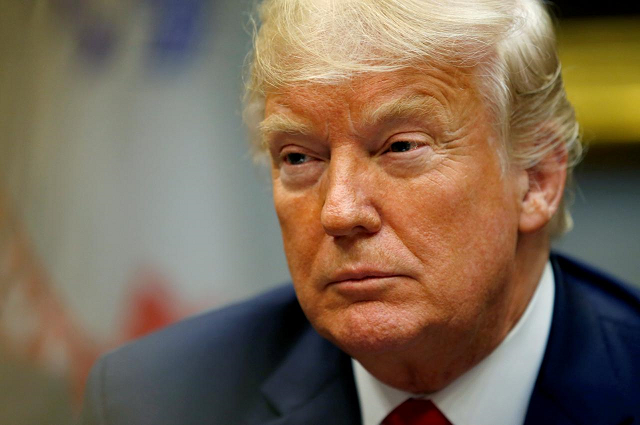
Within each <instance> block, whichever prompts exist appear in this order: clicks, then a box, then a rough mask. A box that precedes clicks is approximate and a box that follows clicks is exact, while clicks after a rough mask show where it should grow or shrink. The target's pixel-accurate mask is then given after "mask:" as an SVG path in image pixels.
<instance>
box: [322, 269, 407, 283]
mask: <svg viewBox="0 0 640 425" xmlns="http://www.w3.org/2000/svg"><path fill="white" fill-rule="evenodd" d="M390 276H398V273H394V272H387V271H381V270H375V269H369V268H352V269H347V270H340V271H338V272H337V273H335V274H333V275H332V276H331V278H330V279H329V284H332V283H339V282H344V281H347V280H362V279H368V278H380V277H390Z"/></svg>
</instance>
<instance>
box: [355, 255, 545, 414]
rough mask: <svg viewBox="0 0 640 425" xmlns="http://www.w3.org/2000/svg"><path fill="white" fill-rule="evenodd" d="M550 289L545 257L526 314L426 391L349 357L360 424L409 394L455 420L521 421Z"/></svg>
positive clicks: (537, 357) (540, 353)
mask: <svg viewBox="0 0 640 425" xmlns="http://www.w3.org/2000/svg"><path fill="white" fill-rule="evenodd" d="M554 293H555V281H554V278H553V271H552V269H551V264H550V263H549V262H547V265H546V266H545V269H544V272H543V273H542V277H541V279H540V283H539V284H538V287H537V288H536V291H535V292H534V294H533V297H532V298H531V301H530V302H529V305H528V306H527V308H526V310H525V312H524V314H523V315H522V317H521V318H520V320H519V321H518V323H517V324H516V326H514V327H513V329H512V330H511V331H510V332H509V334H508V335H507V337H506V338H505V339H504V340H503V341H502V342H501V343H500V345H498V347H496V349H495V350H494V351H493V352H492V353H491V354H490V355H488V356H487V357H485V358H484V359H483V360H482V361H481V362H480V363H478V364H477V365H476V366H474V367H473V368H471V369H470V370H468V371H467V372H465V373H464V374H463V375H462V376H460V377H458V378H457V379H456V380H455V381H453V382H452V383H451V384H449V385H448V386H446V387H445V388H443V389H441V390H440V391H437V392H435V393H431V394H428V395H426V396H422V395H416V394H412V393H408V392H404V391H400V390H397V389H395V388H392V387H389V386H388V385H385V384H383V383H382V382H380V381H379V380H377V379H376V378H375V377H373V375H371V374H370V373H369V372H367V370H366V369H365V368H364V367H362V365H360V363H358V362H357V361H356V360H353V359H352V360H351V361H352V364H353V370H354V375H355V382H356V388H357V390H358V397H359V399H360V411H361V412H362V420H363V425H379V424H380V422H382V420H383V419H384V418H385V417H386V416H387V415H388V414H389V412H391V411H392V410H393V409H394V408H395V407H397V406H398V405H399V404H401V403H402V402H403V401H405V400H406V399H408V398H410V397H414V398H421V397H424V398H426V399H430V400H432V401H433V402H434V403H435V405H436V406H437V407H438V408H439V409H440V411H441V412H442V413H443V414H444V415H445V416H446V417H447V419H449V421H451V423H453V424H454V425H495V424H509V425H518V424H522V423H523V422H524V419H525V415H526V413H527V407H528V405H529V399H530V397H531V392H532V391H533V386H534V384H535V382H536V378H537V376H538V371H539V369H540V364H541V363H542V358H543V356H544V352H545V349H546V346H547V339H548V337H549V330H550V328H551V315H552V313H553V301H554Z"/></svg>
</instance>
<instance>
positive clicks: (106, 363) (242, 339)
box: [83, 285, 310, 424]
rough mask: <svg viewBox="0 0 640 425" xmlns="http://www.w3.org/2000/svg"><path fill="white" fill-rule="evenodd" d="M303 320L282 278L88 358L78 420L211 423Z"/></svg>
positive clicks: (244, 394)
mask: <svg viewBox="0 0 640 425" xmlns="http://www.w3.org/2000/svg"><path fill="white" fill-rule="evenodd" d="M309 326H310V325H309V324H308V322H307V321H306V319H305V317H304V314H303V313H302V310H301V309H300V307H299V305H298V302H297V300H296V297H295V293H294V291H293V289H292V287H291V285H288V286H284V287H280V288H277V289H275V290H272V291H269V292H267V293H265V294H262V295H260V296H257V297H255V298H253V299H250V300H248V301H245V302H241V303H238V304H235V305H232V306H229V307H225V308H222V309H219V310H215V311H211V312H207V313H203V314H200V315H197V316H194V317H192V318H189V319H186V320H184V321H182V322H179V323H177V324H175V325H172V326H170V327H168V328H165V329H163V330H160V331H158V332H155V333H152V334H150V335H148V336H146V337H144V338H142V339H140V340H137V341H135V342H133V343H130V344H127V345H125V346H123V347H121V348H118V349H116V350H114V351H112V352H110V353H107V354H106V355H104V356H102V357H101V358H100V359H99V360H98V362H97V363H96V364H95V365H94V367H93V369H92V372H91V376H90V379H89V382H88V387H87V391H86V396H85V397H86V399H85V406H84V411H83V418H84V420H83V423H85V424H94V423H96V424H102V423H108V424H121V423H122V424H125V423H135V424H147V423H148V424H165V423H167V424H169V423H183V424H187V423H205V422H207V423H209V422H210V423H217V422H215V420H214V419H215V416H216V415H224V412H225V411H233V410H234V409H241V408H242V406H235V404H237V403H238V402H239V401H240V400H244V401H245V402H246V401H247V400H252V399H257V398H258V397H259V396H260V394H259V389H260V385H261V383H262V382H263V381H264V379H266V377H267V376H268V375H269V374H270V373H271V371H272V370H273V369H274V368H275V367H276V365H277V364H278V363H279V362H280V361H281V360H282V358H283V357H284V356H285V355H286V353H287V349H288V347H289V346H290V345H291V344H294V343H295V341H296V339H297V338H298V337H299V336H300V334H301V333H303V332H304V331H305V330H306V329H308V327H309ZM203 406H207V407H206V408H203ZM236 411H241V410H236ZM212 420H213V421H212Z"/></svg>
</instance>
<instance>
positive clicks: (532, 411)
mask: <svg viewBox="0 0 640 425" xmlns="http://www.w3.org/2000/svg"><path fill="white" fill-rule="evenodd" d="M561 262H563V260H562V259H558V258H557V257H553V256H552V264H553V268H554V278H555V286H556V292H555V302H554V311H553V321H552V326H551V332H550V335H549V341H548V342H547V349H546V352H545V356H544V359H543V362H542V366H541V368H540V373H539V375H538V379H537V382H536V385H535V388H534V391H533V394H532V397H531V401H530V403H529V409H528V412H527V417H526V421H525V424H527V425H533V424H541V423H544V424H587V423H588V424H593V425H597V424H607V425H611V424H621V423H624V422H625V421H626V420H628V419H629V417H630V416H629V415H630V412H632V409H631V408H630V406H629V405H628V401H627V400H626V399H625V395H624V394H623V392H622V391H620V388H618V386H617V385H616V383H617V382H619V379H618V377H617V376H616V371H615V369H614V367H613V364H612V361H611V357H610V355H609V352H608V350H607V343H606V340H605V335H604V332H603V329H602V324H601V320H600V318H599V317H598V314H597V312H596V311H595V310H594V309H593V306H592V305H591V304H590V303H589V302H588V300H587V299H586V296H585V293H583V291H584V290H583V289H582V290H581V285H582V283H581V282H578V281H575V278H572V277H571V276H570V275H568V274H567V273H565V271H563V270H562V269H561V267H560V264H559V263H561Z"/></svg>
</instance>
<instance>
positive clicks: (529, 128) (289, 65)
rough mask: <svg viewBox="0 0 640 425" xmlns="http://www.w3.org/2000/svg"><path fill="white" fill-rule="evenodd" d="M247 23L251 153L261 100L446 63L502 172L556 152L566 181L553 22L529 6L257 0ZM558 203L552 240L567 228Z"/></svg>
mask: <svg viewBox="0 0 640 425" xmlns="http://www.w3.org/2000/svg"><path fill="white" fill-rule="evenodd" d="M254 22H257V23H256V24H255V31H254V40H253V51H252V53H251V55H250V60H249V62H248V63H249V65H248V67H247V69H248V75H247V79H246V84H245V86H246V92H245V120H246V122H247V124H248V127H249V130H250V132H251V138H252V141H253V146H254V150H255V152H257V153H259V152H263V151H264V149H263V148H262V147H261V140H260V134H259V131H258V124H259V121H260V120H262V118H263V116H264V101H265V97H266V95H267V94H268V93H270V92H274V91H277V90H278V89H281V88H283V87H285V86H289V85H295V84H337V83H339V82H343V81H345V80H348V79H349V78H352V77H354V76H356V75H361V74H366V73H378V72H390V71H395V70H399V69H403V68H408V67H420V66H429V64H431V65H433V64H434V63H436V64H437V63H447V64H451V65H454V66H456V67H458V68H460V69H468V70H469V71H471V72H474V73H475V77H476V82H477V84H478V87H479V89H480V93H481V95H482V96H483V98H484V99H485V101H486V102H487V105H488V106H489V109H490V110H491V112H492V114H493V116H494V123H493V124H494V126H495V129H496V132H497V134H498V135H499V136H500V140H501V141H502V142H503V145H504V149H503V150H502V151H504V152H505V153H506V155H505V156H506V159H505V162H506V163H507V166H508V165H509V164H513V165H517V166H521V167H524V168H527V169H530V168H532V167H536V166H537V165H538V164H539V163H540V162H541V161H542V160H543V159H544V158H545V157H546V156H547V155H549V154H551V153H553V152H558V151H559V150H561V151H566V152H567V154H568V170H567V174H568V176H569V177H570V172H571V169H572V168H573V166H574V165H575V164H576V163H577V161H578V160H579V158H580V156H581V152H582V148H581V143H580V138H579V130H578V124H577V122H576V120H575V114H574V111H573V108H572V106H571V104H570V103H569V102H568V100H567V98H566V95H565V91H564V87H563V84H562V76H561V73H560V62H559V60H558V57H557V53H556V47H555V36H554V30H553V23H552V20H551V18H550V16H549V14H548V13H547V11H546V9H545V8H544V6H543V5H542V3H541V2H540V1H538V0H510V1H509V0H449V1H442V0H439V1H436V0H266V1H264V2H263V3H262V4H261V5H260V7H259V9H258V18H257V20H256V21H254ZM566 197H567V195H566V194H565V198H566ZM566 204H567V203H566V199H563V202H562V203H561V205H560V208H559V210H558V212H557V213H556V215H555V217H554V218H553V220H552V223H551V224H550V227H551V233H552V235H553V236H559V235H561V234H562V233H564V232H566V231H568V230H569V229H570V228H571V226H572V221H571V216H570V214H569V211H568V208H567V205H566Z"/></svg>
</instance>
